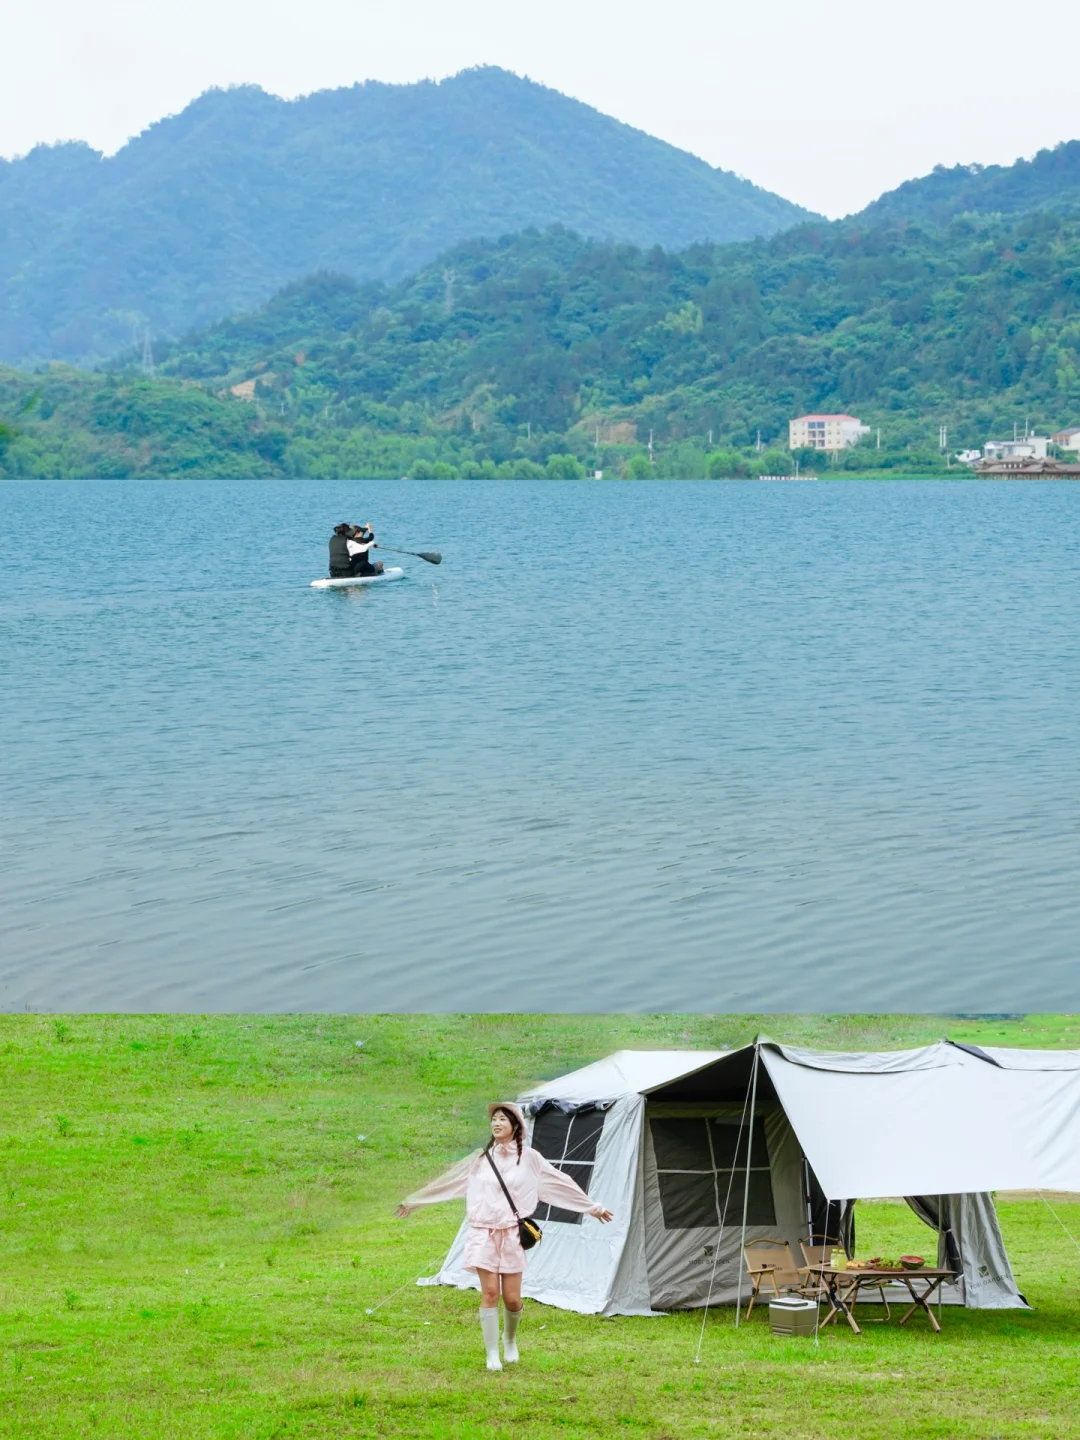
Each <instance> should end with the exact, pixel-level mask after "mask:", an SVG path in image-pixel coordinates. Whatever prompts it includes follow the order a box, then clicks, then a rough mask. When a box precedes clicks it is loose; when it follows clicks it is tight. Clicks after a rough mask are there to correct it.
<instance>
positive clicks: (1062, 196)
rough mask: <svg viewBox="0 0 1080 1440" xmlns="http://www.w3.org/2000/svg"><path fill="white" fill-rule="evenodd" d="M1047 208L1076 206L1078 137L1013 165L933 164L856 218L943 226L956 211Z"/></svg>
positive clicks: (1003, 211) (1079, 195) (1079, 167)
mask: <svg viewBox="0 0 1080 1440" xmlns="http://www.w3.org/2000/svg"><path fill="white" fill-rule="evenodd" d="M1046 206H1051V207H1061V206H1066V207H1071V206H1076V207H1080V140H1067V141H1063V142H1062V144H1060V145H1056V146H1055V147H1054V148H1053V149H1052V150H1040V151H1039V153H1038V154H1037V155H1036V156H1035V158H1034V159H1033V160H1017V162H1016V163H1015V165H954V166H953V167H952V168H951V169H946V168H945V166H944V165H938V166H936V167H935V168H934V170H933V171H932V172H931V173H930V174H929V175H923V176H922V177H921V178H920V179H918V180H907V181H905V182H904V184H903V185H898V186H897V188H896V189H895V190H889V191H888V192H887V193H886V194H884V195H882V196H881V197H880V198H879V199H877V200H875V201H873V203H872V204H870V205H868V206H867V207H866V209H865V210H862V211H860V213H859V215H858V217H856V218H858V219H860V220H865V221H869V222H870V223H872V224H881V223H883V222H888V221H895V220H920V221H922V222H923V223H926V224H931V225H947V224H948V223H949V221H950V220H952V219H954V218H955V217H956V216H957V215H963V214H969V213H973V212H974V213H981V214H992V215H1015V214H1017V213H1020V212H1023V211H1029V210H1038V209H1042V208H1044V207H1046Z"/></svg>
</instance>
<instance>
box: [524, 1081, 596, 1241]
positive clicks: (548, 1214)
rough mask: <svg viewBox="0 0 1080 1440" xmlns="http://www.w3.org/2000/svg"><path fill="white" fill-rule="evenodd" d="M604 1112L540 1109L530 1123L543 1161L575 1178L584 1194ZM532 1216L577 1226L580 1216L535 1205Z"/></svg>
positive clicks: (536, 1147)
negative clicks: (564, 1111)
mask: <svg viewBox="0 0 1080 1440" xmlns="http://www.w3.org/2000/svg"><path fill="white" fill-rule="evenodd" d="M605 1114H606V1111H604V1110H598V1109H594V1108H593V1107H591V1106H590V1107H589V1108H588V1109H585V1110H575V1111H573V1113H572V1114H569V1115H564V1114H563V1112H562V1111H561V1110H555V1109H545V1110H541V1112H540V1114H539V1115H537V1117H536V1119H535V1120H534V1122H533V1134H532V1144H533V1148H534V1149H535V1150H539V1151H540V1154H541V1155H543V1157H544V1159H545V1160H550V1161H551V1163H552V1164H553V1165H554V1166H555V1167H556V1168H557V1169H559V1170H563V1171H565V1172H566V1174H567V1175H569V1176H570V1179H571V1180H576V1181H577V1183H578V1184H579V1185H580V1186H581V1188H582V1190H584V1191H585V1193H586V1194H588V1192H589V1186H590V1185H591V1184H592V1173H593V1165H594V1164H595V1163H596V1147H597V1145H598V1144H599V1142H600V1132H601V1130H603V1128H604V1116H605ZM536 1219H537V1220H539V1222H540V1223H541V1224H543V1223H544V1222H545V1221H546V1220H554V1221H556V1222H557V1223H559V1224H562V1225H580V1224H581V1221H582V1216H581V1215H579V1214H577V1213H576V1212H575V1211H573V1210H561V1209H560V1208H559V1206H558V1205H547V1204H544V1205H539V1206H537V1209H536Z"/></svg>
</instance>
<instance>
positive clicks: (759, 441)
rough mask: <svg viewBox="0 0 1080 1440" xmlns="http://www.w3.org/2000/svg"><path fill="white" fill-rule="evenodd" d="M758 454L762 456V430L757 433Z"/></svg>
mask: <svg viewBox="0 0 1080 1440" xmlns="http://www.w3.org/2000/svg"><path fill="white" fill-rule="evenodd" d="M757 453H758V454H759V455H760V454H761V430H760V428H759V429H758V432H757Z"/></svg>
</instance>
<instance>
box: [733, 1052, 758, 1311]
mask: <svg viewBox="0 0 1080 1440" xmlns="http://www.w3.org/2000/svg"><path fill="white" fill-rule="evenodd" d="M760 1044H761V1042H760V1041H758V1040H755V1041H754V1068H753V1071H752V1073H751V1076H750V1124H749V1127H748V1129H747V1132H746V1183H745V1184H744V1185H743V1197H742V1234H741V1235H740V1237H739V1262H738V1263H739V1288H738V1292H737V1294H736V1296H735V1329H736V1330H737V1329H738V1328H739V1317H740V1315H741V1314H742V1278H743V1267H744V1266H745V1264H746V1215H747V1211H748V1210H749V1207H750V1156H751V1153H752V1152H753V1148H754V1107H755V1106H756V1104H757V1067H758V1051H759V1049H760Z"/></svg>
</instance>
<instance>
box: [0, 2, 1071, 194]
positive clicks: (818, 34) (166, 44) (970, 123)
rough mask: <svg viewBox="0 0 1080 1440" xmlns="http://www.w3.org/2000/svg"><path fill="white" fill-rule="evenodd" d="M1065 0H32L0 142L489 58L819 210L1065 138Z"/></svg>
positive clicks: (105, 132) (110, 144)
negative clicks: (736, 0)
mask: <svg viewBox="0 0 1080 1440" xmlns="http://www.w3.org/2000/svg"><path fill="white" fill-rule="evenodd" d="M1078 57H1080V4H1077V3H1076V0H1026V3H1025V4H1023V5H1020V6H1017V5H1015V4H1012V3H1006V0H978V3H975V0H904V3H903V4H898V3H892V4H881V3H877V4H875V3H873V0H870V3H867V0H743V3H740V4H732V3H729V0H711V3H709V0H665V3H657V0H651V3H644V0H619V3H615V0H544V3H543V4H529V3H518V4H513V3H510V0H458V3H456V4H455V3H453V0H389V3H388V0H379V3H372V0H304V3H301V4H297V3H296V0H184V3H182V4H181V3H176V0H168V3H166V0H33V3H32V4H24V5H18V6H15V5H11V6H6V7H5V15H4V19H3V84H2V86H0V154H2V155H6V156H12V155H16V154H21V153H24V152H25V151H26V150H28V149H30V147H31V146H33V145H34V144H36V143H37V142H38V141H53V140H57V139H84V140H89V141H90V142H91V144H93V145H95V146H97V147H98V148H100V149H104V150H107V151H112V150H115V149H117V148H118V147H119V146H120V145H122V144H123V142H124V141H125V139H126V138H127V137H128V136H131V135H134V134H137V133H138V132H139V131H140V130H141V129H143V128H144V127H145V126H146V125H147V124H149V123H150V122H151V121H152V120H156V119H159V118H160V117H161V116H163V115H167V114H171V113H174V112H176V111H178V110H181V109H183V107H184V106H185V105H186V104H187V103H188V102H189V101H190V100H192V99H193V98H194V97H195V96H196V95H198V94H199V93H200V92H201V91H203V90H205V89H206V88H207V87H209V86H211V85H228V84H234V83H240V82H249V81H251V82H255V83H257V84H259V85H262V86H263V87H264V88H266V89H267V90H271V91H273V92H274V93H276V94H278V95H283V96H289V97H292V96H296V95H301V94H305V93H307V92H308V91H311V90H318V89H324V88H327V87H331V86H338V85H349V84H352V83H353V82H354V81H357V80H364V79H377V80H391V81H404V80H417V79H421V78H423V77H424V76H432V77H436V78H439V77H442V76H445V75H449V74H453V73H454V72H455V71H457V70H460V69H462V68H464V67H465V66H469V65H479V64H493V65H502V66H504V67H505V68H506V69H508V70H514V71H516V72H517V73H518V74H523V75H529V76H530V77H531V78H533V79H534V80H539V81H542V82H543V83H544V84H546V85H551V86H554V87H555V88H556V89H558V90H562V91H564V92H565V93H566V94H568V95H573V96H575V97H577V98H578V99H580V100H584V101H586V102H587V103H588V104H590V105H595V106H596V107H597V108H598V109H600V110H604V111H606V112H607V113H608V114H611V115H615V116H617V117H618V118H619V119H620V120H625V121H626V122H627V123H628V124H631V125H636V126H639V127H640V128H641V129H643V130H648V131H650V132H651V133H652V134H654V135H658V136H660V137H661V138H662V139H664V140H668V141H670V142H671V143H672V144H675V145H680V146H682V147H684V148H685V149H687V150H692V151H693V152H694V153H695V154H697V155H701V156H702V157H703V158H704V159H706V160H708V161H709V162H710V163H711V164H713V165H722V166H724V167H725V168H726V169H729V170H735V171H738V172H739V173H740V174H742V175H746V176H747V177H748V178H750V179H751V180H754V181H756V182H757V183H758V184H760V185H764V186H766V187H768V188H769V189H770V190H777V191H779V192H780V194H782V195H786V196H788V197H789V198H791V199H793V200H798V201H800V202H801V203H802V204H804V205H808V206H810V207H811V208H813V209H816V210H821V211H824V212H826V213H827V214H829V215H840V214H844V213H846V212H848V211H850V210H854V209H858V208H859V207H860V206H862V205H864V204H865V203H866V202H867V201H868V200H870V199H872V198H873V197H874V196H875V195H877V194H879V193H880V192H881V191H882V190H884V189H889V188H891V187H892V186H893V185H896V184H898V183H899V182H900V181H901V180H904V179H907V178H909V177H910V176H913V175H919V174H924V173H925V172H926V171H927V170H929V169H930V168H931V167H932V166H933V165H935V164H937V163H939V162H940V163H943V164H946V165H951V164H955V163H956V162H957V161H965V162H967V161H973V160H977V161H981V162H983V163H990V162H1002V161H1004V162H1008V161H1011V160H1014V159H1015V158H1016V157H1017V156H1018V155H1030V154H1032V153H1033V152H1034V151H1035V150H1037V149H1039V148H1040V147H1042V146H1045V145H1053V144H1055V143H1056V142H1057V141H1059V140H1066V139H1073V138H1080V79H1078V77H1080V69H1078Z"/></svg>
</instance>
